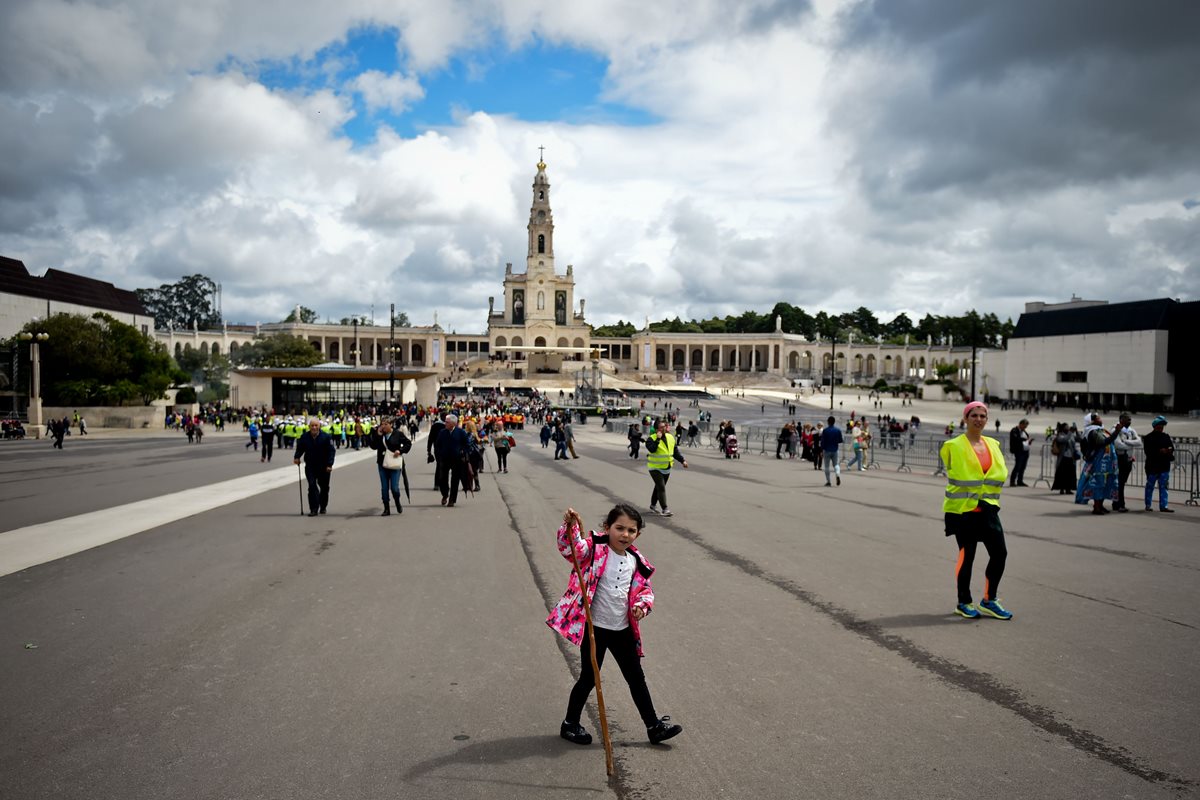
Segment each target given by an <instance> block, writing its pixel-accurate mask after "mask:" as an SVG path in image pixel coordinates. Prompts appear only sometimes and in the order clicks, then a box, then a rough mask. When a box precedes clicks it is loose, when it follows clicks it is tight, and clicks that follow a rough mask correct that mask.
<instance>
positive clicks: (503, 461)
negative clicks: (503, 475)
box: [496, 448, 508, 470]
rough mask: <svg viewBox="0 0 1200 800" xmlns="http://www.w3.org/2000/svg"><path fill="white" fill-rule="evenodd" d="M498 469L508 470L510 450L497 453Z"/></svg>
mask: <svg viewBox="0 0 1200 800" xmlns="http://www.w3.org/2000/svg"><path fill="white" fill-rule="evenodd" d="M496 469H498V470H499V469H508V449H507V448H505V449H503V450H497V451H496Z"/></svg>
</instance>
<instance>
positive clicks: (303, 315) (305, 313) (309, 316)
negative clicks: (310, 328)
mask: <svg viewBox="0 0 1200 800" xmlns="http://www.w3.org/2000/svg"><path fill="white" fill-rule="evenodd" d="M318 319H320V317H319V316H318V314H317V312H315V311H313V310H312V309H311V308H309V307H308V306H300V319H296V309H294V308H293V309H292V310H291V311H289V312H288V315H287V316H286V317H284V318H283V321H284V322H303V323H304V324H306V325H311V324H312V323H314V322H316V321H317V320H318Z"/></svg>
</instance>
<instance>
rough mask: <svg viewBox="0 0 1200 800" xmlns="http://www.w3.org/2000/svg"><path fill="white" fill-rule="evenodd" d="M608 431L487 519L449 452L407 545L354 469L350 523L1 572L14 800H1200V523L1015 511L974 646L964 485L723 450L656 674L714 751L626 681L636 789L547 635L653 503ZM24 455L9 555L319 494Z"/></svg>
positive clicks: (4, 788) (697, 516) (223, 463)
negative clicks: (1198, 668) (564, 553)
mask: <svg viewBox="0 0 1200 800" xmlns="http://www.w3.org/2000/svg"><path fill="white" fill-rule="evenodd" d="M739 408H740V407H738V406H734V405H732V404H729V405H727V406H726V407H721V406H718V407H717V408H714V416H720V415H722V412H723V411H726V410H728V411H731V412H736V411H738V409H739ZM742 410H744V409H742ZM755 410H758V409H755ZM576 430H577V433H578V435H579V443H578V450H579V452H580V455H581V458H579V459H577V460H570V461H566V462H563V461H558V462H555V461H552V460H551V453H552V451H551V450H550V449H545V450H544V449H542V448H541V446H540V445H539V444H538V443H537V441H536V436H535V431H532V430H526V431H524V432H522V433H520V434H518V447H517V448H516V449H515V450H514V451H513V453H512V455H511V456H510V459H509V461H510V472H509V473H508V474H495V473H493V472H488V473H487V474H485V475H484V476H482V488H481V491H480V492H478V493H476V494H474V495H473V496H470V497H466V498H463V499H461V500H460V502H459V503H458V505H457V507H455V508H453V509H447V508H443V507H442V506H440V504H439V503H438V501H437V498H438V496H437V494H436V493H435V492H434V491H432V490H431V485H432V476H431V471H430V468H429V467H428V466H427V465H426V464H425V463H424V458H423V457H422V456H423V445H419V446H418V448H417V450H418V451H419V453H420V454H421V455H417V454H414V456H412V457H410V458H409V465H410V471H411V479H412V480H411V483H412V491H413V497H412V502H411V503H410V504H408V505H407V506H406V508H405V510H404V513H403V514H402V515H395V514H393V516H390V517H380V516H378V512H379V510H380V503H379V485H378V480H377V477H376V473H375V467H374V464H373V462H372V461H371V460H369V459H368V460H365V461H360V462H358V463H353V464H348V465H347V466H345V467H343V468H340V469H339V470H337V471H336V472H335V474H334V477H333V494H332V500H331V503H330V513H329V514H328V515H326V516H321V517H315V518H309V517H306V516H301V515H300V513H299V509H298V507H297V506H298V496H297V495H298V491H297V487H296V486H295V485H287V486H280V487H279V488H274V489H268V490H266V491H263V492H262V493H259V494H253V495H251V496H246V497H242V498H241V499H237V500H235V501H233V502H230V503H227V504H224V505H219V506H217V507H214V508H211V509H209V510H205V511H202V512H199V513H189V514H188V515H186V516H183V517H182V518H180V519H177V520H175V521H171V522H166V523H164V524H161V525H158V526H157V527H153V528H151V529H148V530H145V531H143V532H140V533H136V534H133V535H129V536H127V537H125V538H121V539H118V540H116V541H112V542H110V543H108V544H104V545H103V546H99V547H94V548H92V549H88V550H84V551H82V552H78V553H75V554H73V555H70V556H68V557H65V558H58V559H56V560H53V561H49V562H47V563H44V564H40V565H38V566H32V567H28V568H25V569H22V570H20V571H17V572H14V573H12V574H9V575H7V576H4V577H0V610H2V611H3V613H0V674H3V675H4V690H3V691H2V692H0V733H2V734H3V737H4V741H5V743H6V746H5V748H4V750H3V752H2V753H0V797H4V798H9V797H11V798H19V799H20V800H25V799H26V798H29V799H30V800H33V799H35V798H114V799H115V798H122V799H125V798H445V797H461V798H500V797H502V798H508V797H512V798H518V797H519V798H527V797H533V798H538V797H546V798H565V797H607V796H615V797H618V798H698V797H699V798H710V797H730V798H743V797H746V798H749V797H755V798H764V797H765V798H798V797H806V798H807V797H811V798H905V797H914V798H916V797H921V798H927V797H929V798H958V797H978V796H986V797H991V798H1078V797H1089V798H1160V797H1161V798H1169V797H1188V796H1197V795H1198V794H1200V790H1198V786H1200V768H1197V766H1196V764H1198V763H1200V757H1198V756H1200V752H1198V751H1200V736H1198V735H1197V734H1198V733H1200V731H1198V727H1200V726H1198V724H1197V721H1196V719H1197V713H1196V712H1197V692H1196V690H1195V688H1194V682H1193V681H1192V679H1191V672H1192V667H1193V665H1194V664H1195V663H1197V660H1198V659H1197V657H1198V656H1200V622H1197V621H1196V620H1195V619H1193V618H1192V617H1191V611H1192V610H1193V609H1194V608H1196V607H1197V600H1198V597H1197V595H1198V594H1200V592H1198V590H1197V580H1196V578H1197V573H1198V572H1200V552H1198V548H1197V541H1198V535H1200V512H1198V511H1197V509H1195V508H1186V507H1183V506H1182V504H1180V505H1178V506H1176V507H1177V508H1178V509H1179V511H1178V513H1176V514H1175V515H1172V516H1169V515H1160V514H1157V513H1151V514H1145V513H1142V512H1132V513H1129V514H1124V515H1119V514H1111V515H1108V516H1106V517H1103V518H1096V517H1093V516H1092V515H1091V514H1089V513H1088V512H1087V509H1085V508H1082V507H1078V506H1075V505H1073V504H1071V503H1069V502H1067V500H1066V499H1065V498H1060V497H1058V496H1057V495H1051V494H1049V493H1047V492H1046V491H1044V490H1031V489H1005V491H1004V496H1003V504H1004V508H1003V512H1002V519H1003V521H1004V525H1005V528H1006V530H1007V536H1008V548H1009V559H1008V570H1007V573H1006V575H1005V578H1004V581H1003V583H1002V585H1001V590H1000V596H1001V598H1002V599H1003V601H1004V603H1005V605H1006V606H1007V607H1009V608H1010V609H1011V610H1012V611H1013V612H1014V613H1015V618H1014V619H1013V620H1012V621H1010V622H1000V621H997V620H988V619H985V620H979V621H970V622H969V621H965V620H962V619H960V618H958V617H955V616H953V615H952V614H951V613H950V611H951V609H952V608H953V604H954V601H955V598H954V576H953V570H954V558H955V555H956V551H955V549H954V545H953V543H952V541H951V540H948V539H946V538H945V537H944V535H943V532H942V530H941V519H940V517H941V515H940V496H941V493H942V490H943V487H944V484H943V483H942V482H941V481H940V480H939V479H936V478H933V477H932V476H929V475H926V474H919V473H913V474H908V473H897V472H892V471H885V470H872V471H869V472H866V473H854V474H846V475H844V477H843V483H842V485H841V486H840V487H831V488H826V487H824V486H823V484H824V478H823V476H822V475H821V474H820V473H818V472H816V471H815V470H813V469H812V467H811V465H808V464H807V463H805V462H802V461H787V460H784V461H776V460H775V459H773V458H758V457H754V458H744V459H741V460H736V461H729V460H726V459H724V458H721V457H720V456H719V455H718V454H717V453H716V452H715V451H713V450H708V449H697V450H696V451H693V452H688V453H687V456H688V460H689V465H690V468H689V469H688V470H683V469H681V468H677V469H676V470H675V472H674V474H673V475H672V478H671V481H670V484H669V486H668V492H669V495H670V501H671V506H672V508H673V509H674V511H675V516H674V517H671V518H662V517H657V516H654V517H650V516H648V517H647V527H646V530H645V532H644V534H643V536H642V537H641V539H640V541H639V546H640V547H641V548H642V549H643V551H644V552H645V553H646V555H647V557H648V558H649V559H650V560H651V561H652V562H653V563H654V564H655V565H656V567H657V568H658V572H657V573H656V574H655V576H654V587H655V592H656V595H657V598H658V599H657V603H656V607H655V610H654V613H652V614H651V615H650V616H649V617H648V618H647V620H646V621H645V622H644V624H643V637H644V640H645V648H646V658H645V660H644V662H643V666H644V669H645V671H646V675H647V678H648V681H649V685H650V689H651V692H652V694H653V696H654V700H655V703H656V705H657V708H658V711H659V713H660V714H669V715H670V716H671V717H672V720H673V721H676V722H679V723H680V724H682V725H683V726H684V732H683V734H682V735H681V736H679V737H678V738H676V739H673V740H671V741H670V742H669V743H668V744H666V745H659V746H652V745H650V744H649V743H648V742H646V739H645V732H644V729H643V728H642V727H641V725H640V721H639V719H638V717H637V714H636V712H635V710H634V707H633V703H632V701H631V700H630V698H629V694H628V691H627V690H626V688H625V685H624V682H623V681H622V680H621V677H620V674H619V671H617V670H616V669H614V668H613V667H612V666H611V665H610V666H609V667H607V668H606V669H605V670H604V671H603V672H602V677H603V678H604V680H605V683H604V688H605V699H606V701H607V705H608V716H609V720H610V723H611V728H612V735H613V739H614V745H615V755H616V774H615V776H614V777H613V778H612V779H609V778H607V777H606V775H605V771H604V755H603V750H602V748H601V746H600V745H599V741H598V740H599V736H598V732H599V731H598V725H597V719H596V711H595V705H594V703H592V704H589V709H588V713H587V715H585V721H584V724H585V725H586V726H587V727H588V728H589V729H590V730H592V731H593V733H595V734H597V743H596V744H593V745H592V746H590V747H579V746H576V745H572V744H570V743H567V742H565V741H563V740H561V739H560V738H559V737H558V724H559V722H560V721H561V719H562V715H563V711H564V709H565V704H566V696H567V692H568V690H569V689H570V686H571V683H572V680H573V678H572V675H573V674H574V673H575V671H576V670H577V669H578V658H577V654H576V652H575V649H574V648H572V647H571V646H569V645H567V644H566V643H565V642H564V641H563V640H562V639H561V638H560V637H557V636H556V635H555V634H553V633H552V632H551V631H550V630H549V629H548V628H546V626H545V625H544V624H543V620H544V618H545V616H546V614H547V611H548V608H549V606H550V605H552V604H553V603H554V602H555V601H556V600H557V599H558V597H559V596H560V594H561V593H562V591H563V589H564V587H565V585H566V582H567V577H568V573H569V569H570V568H569V565H568V563H567V562H565V561H564V560H563V559H562V558H561V557H560V556H559V554H558V553H557V550H556V549H555V546H554V537H555V532H556V529H557V527H558V524H559V521H560V520H561V517H562V511H563V509H564V508H566V507H567V506H568V505H570V506H573V507H575V508H576V509H578V510H579V511H580V513H581V514H582V515H583V517H584V519H585V520H586V521H588V522H589V523H592V524H598V523H599V521H600V520H601V519H602V517H603V515H604V514H605V512H606V511H607V509H608V508H609V507H610V506H611V504H612V503H613V502H614V501H616V500H627V501H630V502H633V503H634V504H636V505H638V506H639V507H642V508H644V507H645V506H646V504H647V503H648V501H649V494H650V488H651V485H650V481H649V478H648V477H647V475H646V472H645V469H644V464H643V463H642V462H641V461H637V462H635V461H633V460H632V459H629V458H628V457H627V456H626V455H625V454H624V449H623V446H622V441H621V439H620V437H618V436H615V435H612V434H602V433H600V432H599V431H597V430H596V426H594V425H584V426H576ZM25 444H26V443H15V444H13V445H8V446H5V447H3V448H0V508H2V509H3V510H4V511H3V514H2V515H0V517H2V519H0V531H3V532H0V546H2V545H3V542H4V539H5V537H7V536H15V535H18V534H20V532H21V531H23V530H29V529H32V528H34V527H35V526H37V525H39V524H41V525H44V523H47V522H54V521H55V520H65V518H67V517H74V518H76V519H77V521H86V520H89V519H102V518H101V517H98V516H97V517H88V516H85V515H89V514H94V513H97V512H101V511H102V510H103V509H108V511H107V512H106V513H108V514H110V515H111V514H113V513H119V511H120V510H121V509H125V508H131V507H133V506H134V504H137V503H140V502H145V501H149V500H153V499H154V498H159V497H161V498H166V499H167V500H168V501H169V499H170V498H178V497H179V495H180V493H181V492H183V493H185V494H186V493H187V491H188V489H189V487H205V486H210V485H219V484H222V483H223V482H227V481H230V479H239V480H241V481H246V482H251V483H253V482H255V481H256V480H259V481H263V482H264V485H265V482H266V479H265V477H264V476H265V475H267V474H268V473H270V472H272V471H277V470H278V469H284V468H291V469H294V467H290V464H289V463H287V462H285V463H284V464H283V465H276V466H269V465H262V464H260V463H259V462H258V460H257V459H256V458H253V457H252V456H251V455H250V454H249V453H247V452H246V451H245V449H244V448H242V447H241V441H240V437H235V436H231V437H230V438H229V439H228V440H227V441H226V440H221V439H218V438H213V439H209V438H207V437H206V440H205V443H204V444H203V445H199V446H193V447H191V448H189V447H187V445H186V444H180V443H179V442H177V441H174V440H163V441H161V442H160V441H158V440H145V439H134V440H128V441H126V440H120V443H116V441H115V440H114V441H106V442H103V443H101V442H97V443H95V445H94V446H93V445H92V443H87V447H85V446H84V445H83V444H79V443H76V442H74V441H72V440H70V439H68V440H67V445H68V450H67V451H66V452H53V451H50V450H49V447H48V445H45V446H36V447H29V448H27V449H19V448H25ZM77 444H78V446H76V445H77ZM210 445H211V446H212V447H211V451H207V450H206V451H205V452H204V453H202V454H201V453H199V448H201V447H202V448H209V447H210ZM93 447H94V451H93ZM279 459H280V455H278V454H277V455H276V461H278V460H279ZM231 496H233V495H231ZM103 519H111V517H104V518H103ZM105 524H111V523H105ZM36 530H37V531H38V535H46V536H53V535H54V530H55V529H54V527H53V526H45V527H41V528H36ZM985 558H986V557H985V555H984V554H983V553H982V552H981V553H980V555H979V557H978V560H977V567H976V580H975V586H976V591H977V592H978V588H979V586H980V585H981V583H982V571H983V564H984V561H985Z"/></svg>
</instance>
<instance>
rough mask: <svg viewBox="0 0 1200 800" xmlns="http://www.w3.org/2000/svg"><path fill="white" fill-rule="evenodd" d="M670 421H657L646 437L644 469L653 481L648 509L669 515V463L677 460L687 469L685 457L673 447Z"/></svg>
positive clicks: (673, 441)
mask: <svg viewBox="0 0 1200 800" xmlns="http://www.w3.org/2000/svg"><path fill="white" fill-rule="evenodd" d="M670 430H671V423H669V422H667V421H666V420H665V419H660V420H659V421H658V428H657V429H656V430H655V432H654V433H652V434H650V436H649V437H648V438H647V439H646V469H648V470H650V478H651V479H652V480H653V481H654V491H653V492H651V493H650V510H651V511H653V512H655V513H657V514H662V515H663V516H664V517H669V516H671V509H670V507H668V506H667V481H668V480H669V479H670V477H671V464H672V462H674V461H678V462H679V463H680V464H683V468H684V469H687V465H688V463H687V459H685V458H684V457H683V454H682V453H681V452H679V450H678V449H676V447H675V437H674V436H673V435H671V433H670Z"/></svg>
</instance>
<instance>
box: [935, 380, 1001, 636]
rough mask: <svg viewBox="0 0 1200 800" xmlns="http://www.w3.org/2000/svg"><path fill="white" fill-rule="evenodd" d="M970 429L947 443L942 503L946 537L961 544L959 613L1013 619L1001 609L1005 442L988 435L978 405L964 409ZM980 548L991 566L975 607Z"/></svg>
mask: <svg viewBox="0 0 1200 800" xmlns="http://www.w3.org/2000/svg"><path fill="white" fill-rule="evenodd" d="M963 419H964V420H965V421H966V423H967V427H966V430H965V431H964V432H963V433H961V434H959V435H958V436H955V437H954V438H953V439H950V440H948V441H946V442H944V443H943V444H942V447H941V451H940V452H941V457H942V463H943V464H945V465H946V481H947V486H946V497H945V499H944V500H943V501H942V513H943V515H944V516H945V525H946V535H947V536H953V537H954V539H955V541H956V542H957V544H958V562H957V565H956V567H955V580H956V582H957V584H958V605H956V606H955V607H954V613H955V614H958V615H959V616H960V617H965V618H966V619H978V618H979V617H980V616H988V617H992V618H994V619H1002V620H1009V619H1012V616H1013V615H1012V612H1011V611H1009V610H1008V609H1006V608H1005V607H1004V606H1002V605H1000V600H999V596H998V595H997V591H998V590H999V588H1000V579H1001V578H1002V577H1003V576H1004V565H1005V562H1006V561H1007V559H1008V548H1007V547H1006V546H1005V544H1004V527H1003V526H1002V525H1001V524H1000V492H1001V491H1002V490H1003V489H1004V479H1005V478H1007V477H1008V465H1007V464H1005V463H1004V454H1003V453H1002V452H1001V451H1000V443H999V442H997V441H996V440H995V439H992V438H989V437H986V436H984V435H983V429H984V428H985V427H987V421H988V409H987V406H986V405H984V404H983V403H981V402H979V401H975V402H973V403H968V404H967V406H966V408H964V409H963ZM980 544H983V546H984V548H985V549H986V550H987V554H988V563H987V566H986V567H985V568H984V573H983V574H984V581H983V599H982V600H980V601H979V605H978V606H975V605H973V604H972V598H971V570H972V566H973V565H974V563H975V551H976V549H977V548H978V547H979V545H980Z"/></svg>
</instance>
